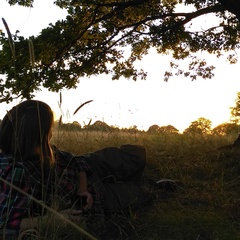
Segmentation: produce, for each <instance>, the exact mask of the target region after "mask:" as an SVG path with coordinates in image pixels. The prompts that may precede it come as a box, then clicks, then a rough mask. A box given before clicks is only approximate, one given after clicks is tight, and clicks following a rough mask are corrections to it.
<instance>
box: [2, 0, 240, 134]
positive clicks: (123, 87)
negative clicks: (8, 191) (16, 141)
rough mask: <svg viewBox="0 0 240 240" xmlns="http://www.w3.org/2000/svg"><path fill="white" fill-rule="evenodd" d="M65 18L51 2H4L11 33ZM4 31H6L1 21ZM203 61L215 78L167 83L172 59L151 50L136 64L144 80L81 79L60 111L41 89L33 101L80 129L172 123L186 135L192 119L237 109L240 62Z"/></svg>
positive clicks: (222, 117)
mask: <svg viewBox="0 0 240 240" xmlns="http://www.w3.org/2000/svg"><path fill="white" fill-rule="evenodd" d="M53 12H54V14H53ZM64 14H65V13H64V11H62V10H60V9H58V8H56V7H53V5H52V1H50V0H35V4H34V8H33V9H28V8H23V7H18V6H15V7H9V6H8V4H7V3H6V2H5V1H1V3H0V15H1V18H2V17H3V18H5V20H6V21H7V23H8V25H9V27H10V30H11V32H12V33H14V32H15V31H16V30H19V31H20V35H24V36H25V37H27V36H30V35H37V34H38V33H39V32H40V31H41V29H42V28H45V27H47V26H48V24H49V23H50V22H52V23H54V22H55V21H56V20H58V19H59V18H61V17H63V16H64ZM206 21H207V20H206ZM0 29H2V30H3V31H4V30H5V29H4V27H3V24H2V22H1V23H0ZM202 57H204V58H207V59H208V62H209V64H213V65H215V66H216V70H215V77H214V78H213V79H209V80H203V79H198V80H197V81H194V82H192V81H191V80H189V79H184V78H183V77H174V78H172V79H170V80H169V82H167V83H166V82H164V81H163V74H164V71H165V70H166V69H169V60H170V58H169V57H167V56H165V57H164V56H160V55H157V54H156V52H155V50H154V49H153V50H151V52H150V54H149V55H148V56H146V57H144V59H143V60H142V61H141V62H139V63H137V65H138V66H139V67H141V68H143V69H144V70H145V71H147V72H148V77H147V80H146V81H141V80H138V81H136V82H134V81H131V80H127V79H120V80H118V81H112V80H111V76H106V75H100V76H97V77H96V76H94V77H91V78H90V79H81V80H80V84H79V86H78V88H77V89H76V90H68V91H67V90H64V91H62V99H63V101H62V106H61V111H60V110H59V106H58V102H59V94H58V93H50V92H48V91H47V90H43V91H42V92H41V93H38V94H37V96H36V98H35V99H39V100H43V101H45V102H47V103H48V104H49V105H50V106H51V107H52V109H53V110H54V112H55V113H56V115H57V117H59V116H60V114H63V120H64V121H65V122H72V121H78V122H79V123H80V124H81V125H84V123H88V121H89V120H90V119H92V122H94V121H96V120H101V121H104V122H106V123H107V124H109V125H114V126H119V127H129V126H133V125H136V126H137V127H138V128H139V129H145V130H147V129H148V127H149V126H151V125H153V124H157V125H159V126H164V125H168V124H171V125H173V126H174V127H176V128H177V129H179V130H180V131H182V130H184V129H186V128H187V127H188V126H189V125H190V123H191V122H192V121H195V120H197V119H198V118H199V117H205V118H207V119H209V120H211V121H212V126H213V127H214V126H217V125H219V124H221V123H224V122H227V121H229V118H230V111H229V107H231V106H234V101H235V99H236V97H237V92H238V91H240V81H239V69H240V68H239V63H237V64H235V65H230V64H229V63H227V62H226V61H225V58H220V59H217V58H216V57H214V56H210V55H208V54H206V53H202ZM87 100H93V102H91V103H90V104H88V105H86V106H84V107H83V108H82V109H81V110H80V111H79V112H78V113H77V114H76V115H75V116H73V112H74V110H75V109H76V108H77V107H78V106H79V105H80V104H81V103H83V102H85V101H87ZM17 102H18V101H14V102H13V103H11V104H9V105H6V104H3V103H1V106H0V118H2V117H3V115H4V114H5V113H6V110H8V109H10V108H11V107H12V106H13V105H15V104H16V103H17Z"/></svg>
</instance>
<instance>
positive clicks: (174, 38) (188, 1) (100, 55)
mask: <svg viewBox="0 0 240 240" xmlns="http://www.w3.org/2000/svg"><path fill="white" fill-rule="evenodd" d="M7 2H8V3H9V4H19V5H22V6H31V4H32V3H33V2H34V1H33V0H7ZM179 2H180V3H181V5H179ZM55 4H56V6H58V7H60V8H63V9H66V10H67V16H66V19H65V20H61V21H57V22H56V23H55V24H50V25H49V26H48V27H47V28H45V29H42V31H41V32H40V34H39V35H38V36H31V37H30V38H28V39H26V38H24V37H23V36H20V35H19V33H15V34H13V35H12V34H11V30H12V29H11V28H10V27H11V26H10V27H8V26H7V22H6V21H4V23H5V26H6V29H7V32H6V33H4V32H3V31H2V32H1V35H0V45H1V48H0V49H1V50H0V73H1V74H3V75H4V77H2V78H1V79H0V94H1V100H2V101H11V100H12V99H13V98H14V97H18V96H21V97H22V98H31V97H33V95H34V92H35V91H36V90H38V89H39V88H40V87H45V88H47V89H49V90H50V91H56V92H57V91H59V90H60V89H62V88H67V89H70V88H74V87H76V86H77V84H78V82H79V78H81V77H86V76H87V77H89V76H92V75H96V74H102V73H105V74H111V75H112V78H113V79H119V78H120V77H125V78H131V79H133V80H137V79H145V78H146V72H144V69H143V70H138V69H137V68H136V67H135V66H134V63H135V61H137V60H141V59H142V57H143V56H144V55H146V54H147V53H148V51H149V49H150V48H156V49H157V51H158V53H161V54H168V55H172V57H173V58H174V59H176V60H183V59H189V68H188V69H180V68H179V66H178V65H177V63H176V62H173V61H171V62H170V66H171V67H172V70H170V71H166V73H165V75H164V76H163V78H164V79H165V80H166V81H167V80H168V78H169V77H171V76H172V75H173V74H176V75H183V76H185V77H189V78H191V79H192V80H195V79H196V78H197V77H202V78H211V77H212V76H213V72H212V71H213V69H214V67H213V66H208V65H207V63H206V61H205V59H198V57H197V55H196V54H195V53H197V52H198V51H207V52H209V53H211V54H216V55H217V56H221V54H222V52H229V55H228V60H229V61H230V62H236V50H237V49H239V19H240V1H239V0H231V1H230V0H215V1H208V0H183V1H170V0H166V1H159V0H117V1H110V0H109V1H106V0H88V1H85V0H84V1H83V0H78V1H76V0H68V1H66V0H56V1H55ZM180 6H181V7H180ZM206 15H211V16H212V17H215V19H217V21H216V24H215V25H213V24H210V25H209V26H200V27H194V28H191V25H192V24H193V22H194V21H195V20H196V19H198V18H200V17H201V16H206ZM214 22H215V21H214ZM13 31H14V32H15V31H16V29H14V30H13ZM126 47H127V49H128V50H129V54H128V55H127V54H126V51H125V50H126Z"/></svg>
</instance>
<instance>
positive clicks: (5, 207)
mask: <svg viewBox="0 0 240 240" xmlns="http://www.w3.org/2000/svg"><path fill="white" fill-rule="evenodd" d="M1 178H2V179H1V180H3V179H4V180H5V181H6V182H3V181H1V184H0V186H1V187H0V227H1V228H6V229H14V230H19V228H20V224H21V221H22V218H23V216H24V214H25V212H26V210H27V206H28V197H26V196H25V195H24V194H22V193H21V192H19V191H18V190H17V189H15V188H14V187H16V188H19V189H21V190H22V191H23V192H26V193H29V191H30V187H29V186H28V184H27V181H26V179H25V170H24V169H23V168H22V167H13V166H12V165H11V164H10V165H8V166H7V167H6V169H5V171H4V174H2V175H1ZM8 183H10V185H9V184H8ZM12 186H14V187H12Z"/></svg>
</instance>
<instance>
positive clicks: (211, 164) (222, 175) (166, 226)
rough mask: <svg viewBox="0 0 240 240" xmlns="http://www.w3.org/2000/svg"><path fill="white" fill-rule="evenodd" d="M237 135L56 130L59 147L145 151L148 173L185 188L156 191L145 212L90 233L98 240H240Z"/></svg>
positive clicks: (84, 150)
mask: <svg viewBox="0 0 240 240" xmlns="http://www.w3.org/2000/svg"><path fill="white" fill-rule="evenodd" d="M235 138H236V136H225V137H222V136H221V137H220V136H199V135H195V136H194V135H178V134H148V133H145V132H137V133H126V132H121V131H120V132H101V131H95V132H90V131H78V132H77V131H76V132H64V131H63V132H58V131H57V132H56V133H55V136H54V138H53V143H54V144H56V145H57V146H58V147H59V148H61V149H63V150H66V151H70V152H73V153H74V154H85V153H87V152H91V151H96V150H99V149H101V148H104V147H108V146H120V145H121V144H126V143H129V144H140V145H143V146H145V147H146V149H147V156H148V164H147V168H146V172H145V175H146V177H149V178H151V179H155V180H158V179H163V178H170V179H174V180H179V181H180V182H181V183H182V184H181V186H180V187H179V188H178V190H177V191H176V192H168V191H164V190H157V191H154V192H153V195H154V202H153V204H152V205H151V206H149V207H148V208H146V209H142V211H137V212H131V214H128V215H127V216H121V217H118V218H114V219H110V220H109V221H108V222H107V223H106V222H104V224H103V223H101V224H100V225H96V223H95V225H93V226H92V227H91V229H88V230H89V231H90V232H91V233H93V234H95V235H96V236H98V237H99V239H144V240H152V239H160V240H161V239H163V240H170V239H171V240H183V239H184V240H188V239H189V240H193V239H196V240H197V239H198V240H200V239H201V240H215V239H216V240H217V239H227V240H231V239H234V240H235V239H240V207H239V203H240V201H239V199H240V190H239V184H240V177H239V173H240V161H239V159H240V153H239V152H238V151H236V150H233V149H231V148H226V149H222V150H221V151H220V150H217V149H218V148H219V147H221V146H223V145H228V144H230V143H233V141H234V140H235Z"/></svg>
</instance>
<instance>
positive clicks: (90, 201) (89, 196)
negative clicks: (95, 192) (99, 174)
mask: <svg viewBox="0 0 240 240" xmlns="http://www.w3.org/2000/svg"><path fill="white" fill-rule="evenodd" d="M78 196H79V197H81V198H86V204H85V205H84V206H83V209H82V210H83V211H88V210H89V209H90V208H91V207H92V205H93V197H92V194H91V193H89V192H88V191H86V192H82V193H79V194H78Z"/></svg>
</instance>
